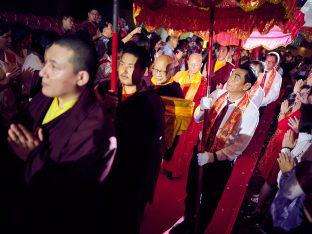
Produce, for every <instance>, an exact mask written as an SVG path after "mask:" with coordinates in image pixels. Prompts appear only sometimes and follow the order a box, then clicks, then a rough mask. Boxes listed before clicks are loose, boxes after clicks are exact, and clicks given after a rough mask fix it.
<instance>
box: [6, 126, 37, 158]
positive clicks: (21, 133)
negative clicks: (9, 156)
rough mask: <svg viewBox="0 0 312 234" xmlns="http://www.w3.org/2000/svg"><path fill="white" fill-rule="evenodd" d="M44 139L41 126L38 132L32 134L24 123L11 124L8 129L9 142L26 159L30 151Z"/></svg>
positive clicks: (17, 153) (19, 155) (18, 154)
mask: <svg viewBox="0 0 312 234" xmlns="http://www.w3.org/2000/svg"><path fill="white" fill-rule="evenodd" d="M42 141H43V132H42V129H41V128H40V129H39V130H38V131H37V134H36V135H34V134H32V133H31V132H30V131H29V130H27V129H26V128H25V127H24V126H23V125H22V124H11V125H10V129H9V131H8V142H9V144H10V146H11V148H12V149H13V150H14V152H15V153H16V155H17V156H18V157H19V158H20V159H22V160H24V161H25V160H26V159H27V156H28V154H29V153H30V151H32V150H33V149H34V148H36V147H37V146H38V145H39V144H40V142H42Z"/></svg>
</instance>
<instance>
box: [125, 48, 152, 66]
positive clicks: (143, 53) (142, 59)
mask: <svg viewBox="0 0 312 234" xmlns="http://www.w3.org/2000/svg"><path fill="white" fill-rule="evenodd" d="M126 53H128V54H132V55H133V56H135V57H136V58H138V60H137V63H138V64H139V65H140V68H141V69H142V71H144V70H145V69H146V68H147V67H148V65H149V63H150V60H151V59H150V56H149V54H148V52H147V50H146V49H145V48H144V47H140V46H138V45H136V44H135V43H134V42H128V43H126V44H125V48H124V50H123V54H126Z"/></svg>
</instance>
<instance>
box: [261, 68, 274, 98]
mask: <svg viewBox="0 0 312 234" xmlns="http://www.w3.org/2000/svg"><path fill="white" fill-rule="evenodd" d="M275 76H276V70H275V68H273V69H272V72H271V75H270V77H269V80H268V81H267V82H266V83H265V85H264V88H263V91H264V96H265V97H266V95H267V94H268V92H269V90H270V89H271V86H272V84H273V81H274V79H275ZM262 78H263V76H262Z"/></svg>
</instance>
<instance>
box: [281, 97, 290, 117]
mask: <svg viewBox="0 0 312 234" xmlns="http://www.w3.org/2000/svg"><path fill="white" fill-rule="evenodd" d="M288 111H289V103H288V100H287V99H286V100H285V101H283V102H282V105H281V111H280V114H284V115H285V114H286V113H288Z"/></svg>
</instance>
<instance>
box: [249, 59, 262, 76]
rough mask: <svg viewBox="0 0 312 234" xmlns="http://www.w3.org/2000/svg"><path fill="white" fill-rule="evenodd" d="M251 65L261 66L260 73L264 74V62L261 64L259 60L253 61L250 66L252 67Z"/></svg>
mask: <svg viewBox="0 0 312 234" xmlns="http://www.w3.org/2000/svg"><path fill="white" fill-rule="evenodd" d="M251 64H253V65H259V68H260V71H259V72H261V73H263V72H264V64H263V62H261V61H259V60H253V61H251V62H250V64H249V65H251Z"/></svg>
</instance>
